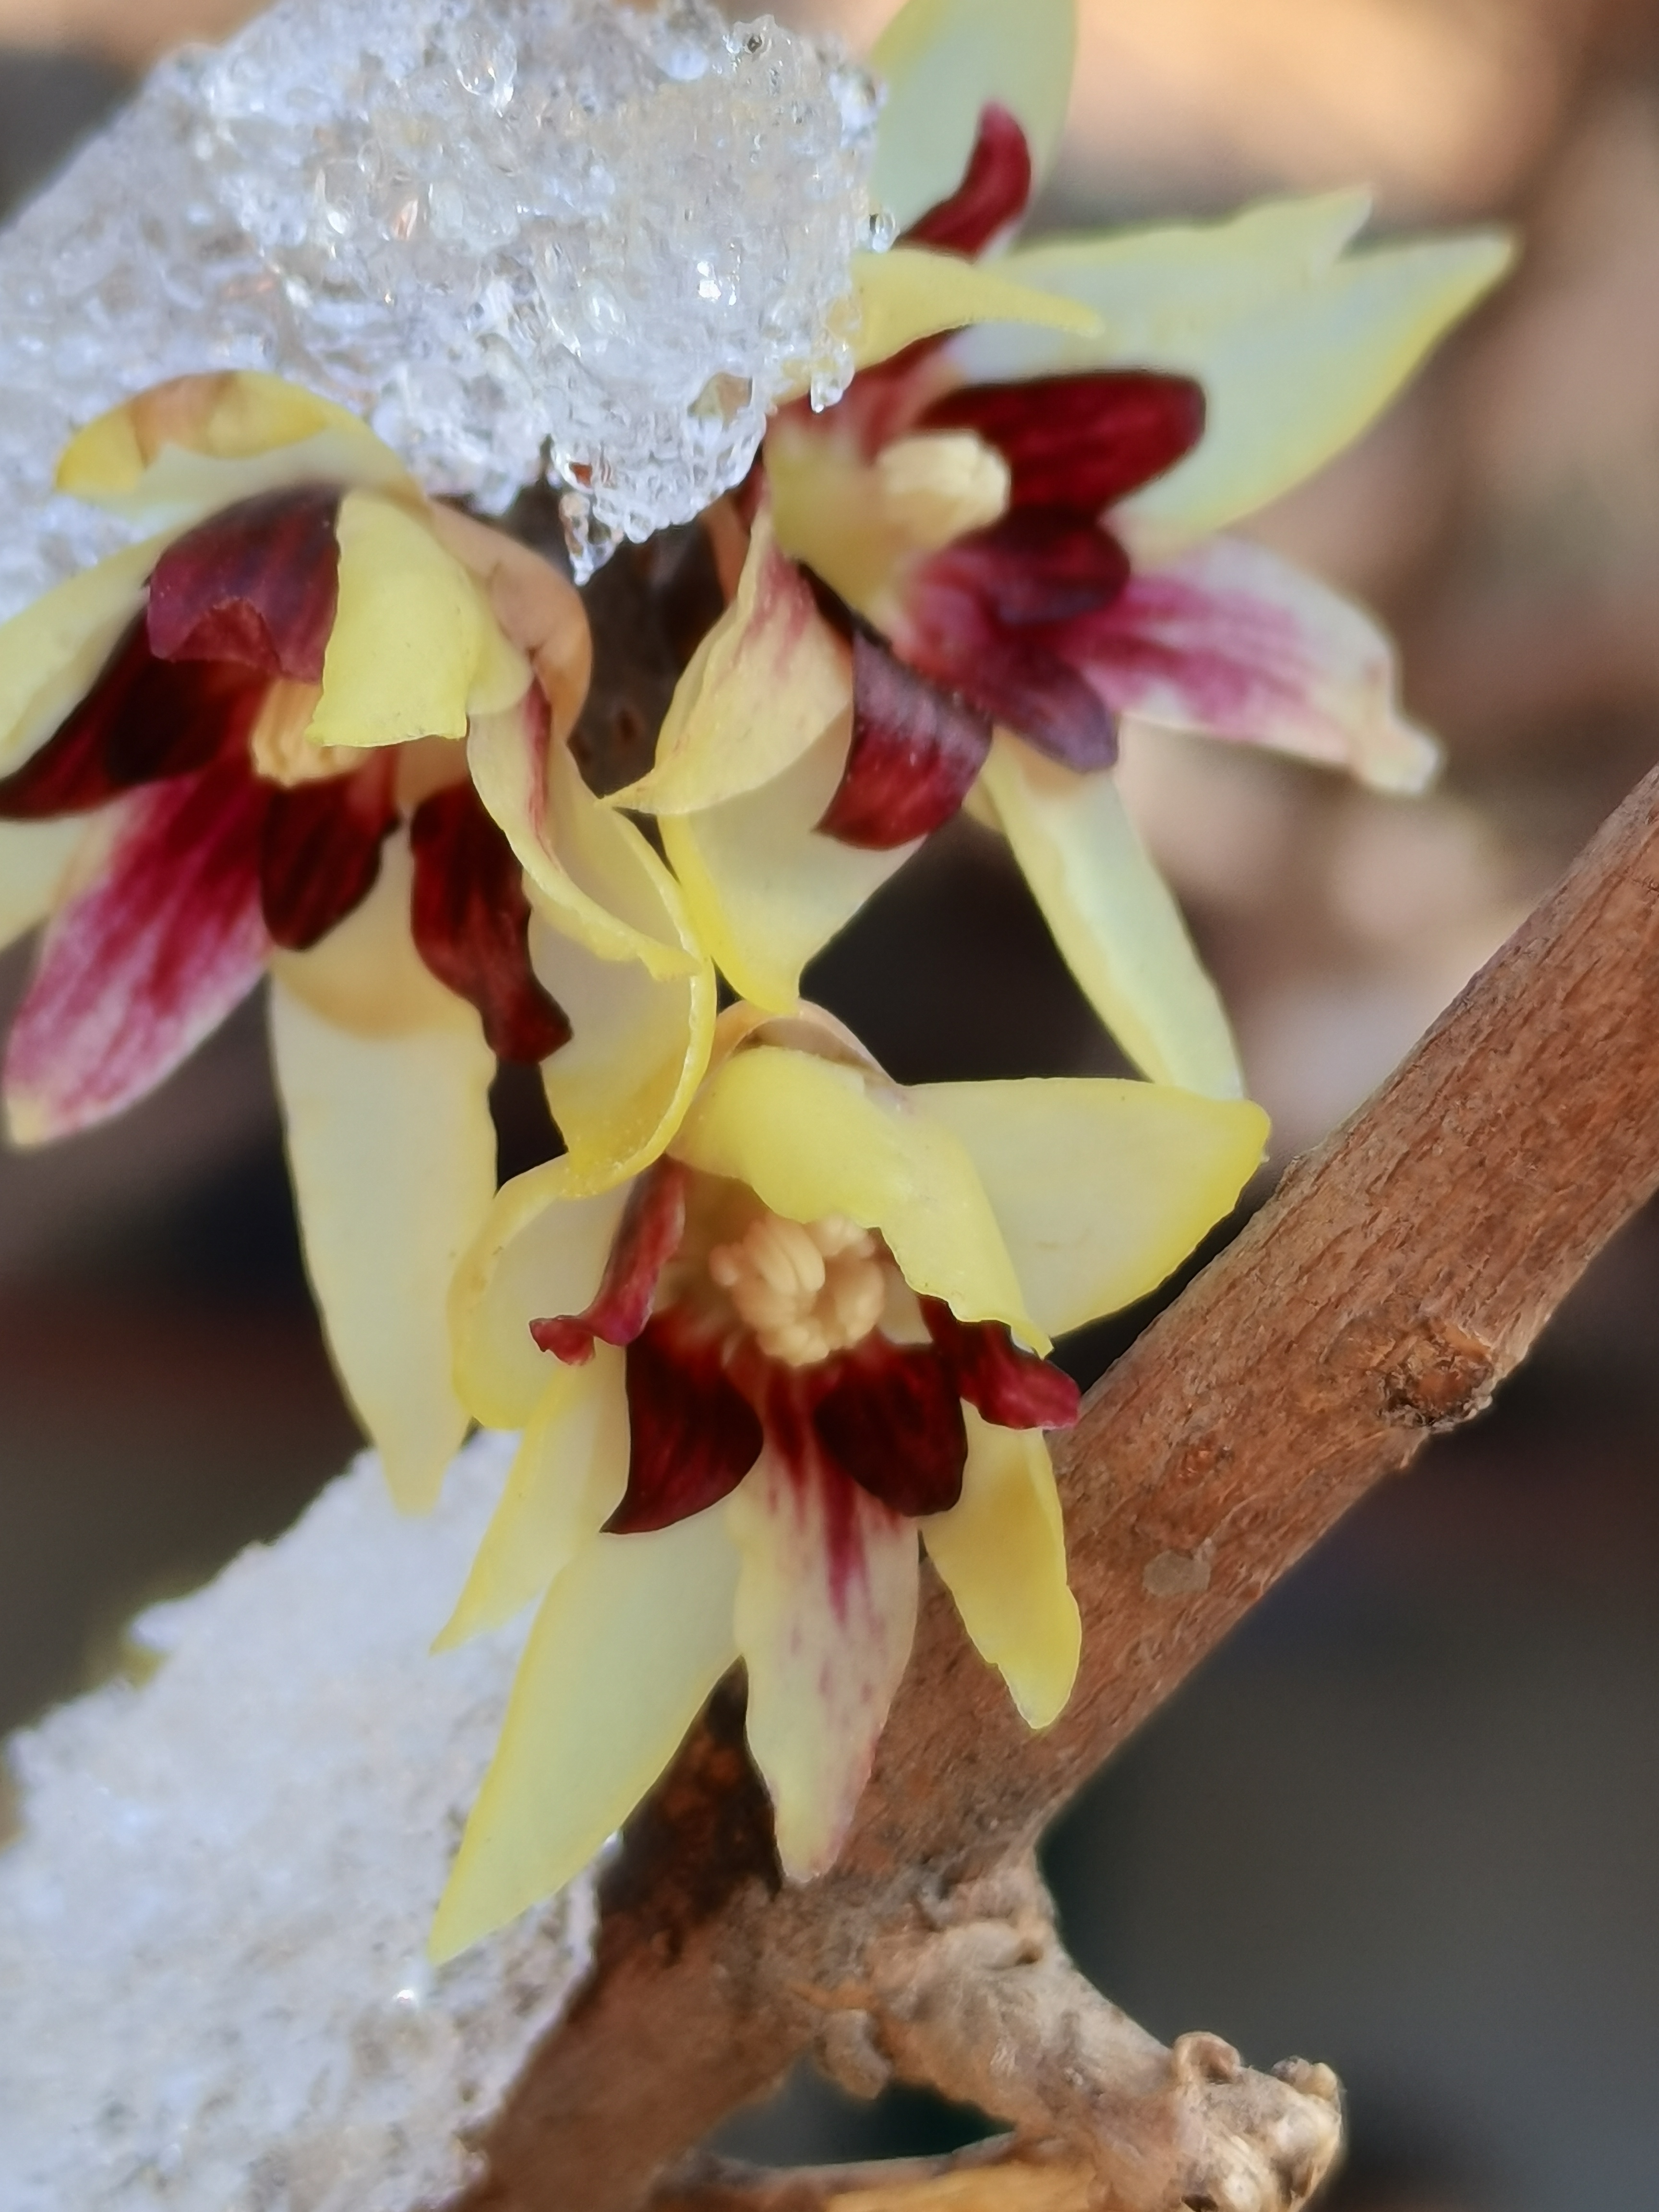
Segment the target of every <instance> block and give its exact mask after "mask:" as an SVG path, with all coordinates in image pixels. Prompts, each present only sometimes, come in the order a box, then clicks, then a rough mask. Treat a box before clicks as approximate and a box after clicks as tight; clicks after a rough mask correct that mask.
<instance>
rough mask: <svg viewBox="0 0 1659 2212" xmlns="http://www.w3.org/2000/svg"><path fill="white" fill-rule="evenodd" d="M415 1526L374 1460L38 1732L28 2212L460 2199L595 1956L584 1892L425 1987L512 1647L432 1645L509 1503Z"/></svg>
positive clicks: (20, 2132)
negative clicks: (468, 2133) (488, 2134)
mask: <svg viewBox="0 0 1659 2212" xmlns="http://www.w3.org/2000/svg"><path fill="white" fill-rule="evenodd" d="M503 1447H504V1440H503V1439H501V1438H498V1437H481V1438H479V1439H478V1440H477V1442H476V1443H473V1444H472V1445H471V1447H470V1448H469V1449H468V1450H467V1451H465V1452H464V1453H463V1454H462V1455H461V1457H460V1459H459V1461H458V1462H457V1463H456V1465H455V1467H454V1468H453V1470H452V1473H451V1475H450V1479H449V1483H448V1485H447V1488H446V1492H445V1495H444V1499H443V1502H442V1504H441V1505H440V1506H439V1507H438V1509H437V1510H436V1511H435V1513H434V1514H433V1515H432V1516H430V1517H429V1518H428V1519H425V1520H420V1521H411V1520H405V1519H404V1518H402V1517H401V1516H399V1515H398V1513H397V1512H396V1510H394V1509H393V1507H392V1504H390V1502H389V1500H388V1499H387V1498H386V1492H385V1486H384V1484H383V1483H382V1481H381V1479H380V1472H379V1469H378V1467H377V1466H376V1465H375V1464H374V1462H372V1461H369V1460H364V1461H362V1462H359V1464H358V1465H357V1467H356V1468H355V1469H354V1470H353V1471H352V1473H350V1474H348V1475H347V1476H345V1477H344V1478H343V1479H342V1480H340V1481H339V1482H337V1483H336V1484H335V1485H334V1486H332V1487H331V1489H330V1490H328V1491H327V1492H325V1493H324V1495H323V1497H322V1498H320V1499H319V1502H318V1504H316V1505H314V1506H313V1508H312V1510H311V1511H310V1512H309V1513H307V1516H306V1517H305V1518H304V1520H303V1521H301V1522H300V1524H299V1525H298V1527H297V1528H295V1529H293V1530H292V1531H291V1532H290V1533H289V1534H288V1535H286V1536H284V1537H283V1538H282V1539H281V1541H279V1542H277V1543H276V1544H274V1545H272V1546H270V1547H269V1548H266V1547H258V1546H256V1547H253V1548H252V1549H251V1550H250V1551H247V1552H246V1553H243V1554H242V1556H241V1557H240V1559H237V1560H235V1561H234V1563H233V1564H232V1565H230V1566H229V1567H228V1568H227V1570H226V1571H225V1572H224V1573H223V1574H222V1575H221V1576H220V1577H219V1578H218V1580H217V1581H216V1582H215V1583H212V1584H211V1585H210V1587H209V1588H208V1589H204V1590H202V1591H200V1592H198V1593H197V1595H195V1596H193V1597H190V1598H187V1599H185V1600H184V1601H181V1602H179V1603H178V1604H174V1605H168V1606H164V1607H158V1608H156V1609H155V1610H154V1611H152V1612H150V1613H147V1614H145V1615H144V1616H143V1617H142V1619H141V1620H140V1621H139V1622H138V1624H137V1633H138V1635H139V1636H140V1637H141V1638H143V1641H144V1642H145V1643H147V1644H150V1645H152V1646H154V1647H155V1648H156V1649H158V1650H161V1652H163V1653H164V1654H165V1655H166V1656H165V1657H164V1658H163V1660H162V1662H161V1665H160V1667H159V1668H158V1669H157V1672H156V1673H155V1677H154V1679H153V1680H150V1681H149V1683H147V1684H146V1685H145V1686H144V1687H143V1688H142V1689H138V1688H134V1687H132V1686H131V1685H129V1684H125V1683H117V1684H112V1685H111V1686H108V1687H106V1688H105V1689H102V1690H100V1691H98V1692H95V1693H94V1695H92V1696H90V1697H88V1698H83V1699H81V1700H79V1701H78V1702H77V1703H76V1704H74V1705H67V1706H65V1707H64V1708H63V1709H62V1710H61V1711H58V1712H57V1713H54V1714H53V1715H52V1717H50V1718H49V1719H47V1720H46V1722H45V1723H43V1724H42V1725H41V1726H40V1727H39V1728H38V1729H33V1731H31V1732H30V1733H28V1734H27V1735H21V1736H19V1737H17V1738H15V1740H14V1741H13V1744H12V1746H11V1760H12V1764H13V1766H14V1769H15V1772H16V1774H17V1777H18V1779H19V1781H20V1783H21V1787H22V1798H23V1828H22V1832H21V1835H20V1837H19V1838H18V1840H17V1841H15V1843H13V1844H10V1845H9V1848H7V1849H6V1850H4V1851H0V1991H3V1993H4V1999H3V2002H4V2013H5V2020H4V2027H3V2051H4V2056H3V2060H0V2206H3V2207H4V2212H71V2208H72V2212H162V2208H165V2212H410V2208H411V2207H414V2206H416V2205H426V2204H433V2205H437V2204H441V2203H445V2202H447V2200H448V2199H449V2198H450V2197H453V2194H454V2193H455V2192H456V2191H457V2190H458V2189H459V2187H460V2186H461V2185H463V2184H464V2183H465V2181H466V2180H467V2179H469V2178H470V2176H471V2170H472V2168H473V2166H475V2165H476V2163H477V2161H476V2160H474V2159H473V2158H472V2157H471V2154H469V2152H468V2151H467V2149H466V2148H465V2141H464V2136H465V2130H467V2129H468V2128H469V2127H470V2126H472V2125H476V2124H478V2123H480V2122H482V2121H483V2120H485V2119H487V2118H489V2115H490V2113H491V2112H492V2111H493V2109H494V2108H495V2106H496V2105H497V2104H498V2103H499V2101H500V2100H501V2097H502V2095H503V2093H505V2091H506V2089H507V2086H508V2085H509V2084H510V2082H511V2081H513V2077H514V2076H515V2075H516V2074H517V2073H518V2071H519V2070H520V2068H521V2066H522V2065H523V2063H524V2062H525V2060H526V2057H527V2055H528V2053H529V2051H530V2050H531V2047H532V2045H533V2044H534V2043H535V2042H536V2040H537V2039H538V2037H539V2036H540V2035H542V2034H543V2033H545V2032H546V2030H547V2028H548V2027H550V2025H551V2023H552V2022H553V2021H554V2020H555V2019H556V2017H557V2015H558V2012H559V2009H560V2008H561V2006H562V2002H563V2001H564V1999H565V1998H566V1996H568V1994H569V1992H570V1990H571V1989H572V1988H573V1986H574V1983H575V1982H576V1980H577V1979H578V1978H579V1977H580V1974H581V1972H582V1971H583V1969H584V1967H585V1966H586V1960H587V1957H588V1953H589V1944H590V1940H591V1934H592V1917H593V1906H592V1893H591V1889H590V1888H589V1887H588V1886H587V1885H586V1883H581V1884H578V1885H576V1886H575V1887H574V1888H573V1889H572V1890H570V1891H568V1892H567V1893H565V1895H564V1897H563V1898H562V1899H558V1900H556V1901H555V1902H554V1903H553V1904H552V1905H549V1906H548V1907H546V1908H545V1909H544V1910H543V1911H540V1912H538V1913H532V1914H530V1915H527V1916H526V1917H525V1918H524V1919H522V1920H520V1921H519V1922H517V1923H515V1924H514V1925H513V1927H512V1928H509V1929H506V1930H504V1931H503V1932H502V1933H501V1935H500V1936H495V1937H493V1938H491V1939H490V1940H489V1942H486V1943H483V1944H481V1945H479V1946H477V1948H475V1949H474V1950H472V1951H471V1952H468V1953H466V1954H465V1955H464V1956H462V1957H461V1958H460V1959H459V1960H455V1961H454V1962H453V1964H452V1965H450V1966H446V1967H443V1968H441V1969H438V1970H436V1971H435V1970H434V1969H433V1968H431V1967H430V1966H428V1965H427V1963H426V1961H425V1956H424V1946H425V1938H426V1932H427V1929H428V1924H429V1923H430V1920H431V1917H432V1912H433V1909H434V1906H435V1904H436V1902H437V1898H438V1893H439V1891H440V1888H441V1886H442V1883H443V1881H444V1877H445V1874H446V1872H447V1867H448V1863H449V1861H450V1859H451V1857H452V1856H453V1851H454V1848H455V1844H456V1842H457V1840H458V1838H459V1831H460V1825H461V1822H462V1820H463V1819H464V1817H465V1811H466V1808H467V1806H468V1804H469V1803H470V1802H471V1797H472V1796H473V1794H474V1792H475V1791H476V1790H477V1785H478V1783H479V1780H480V1779H481V1777H482V1773H483V1765H484V1763H485V1760H486V1759H487V1758H488V1756H489V1747H490V1745H491V1743H492V1742H493V1741H494V1738H495V1732H496V1729H497V1727H498V1725H499V1722H500V1716H501V1709H502V1707H503V1705H504V1704H505V1701H506V1696H507V1684H508V1680H509V1678H510V1676H511V1674H512V1670H513V1665H514V1663H515V1662H516V1658H517V1648H516V1646H517V1643H518V1640H519V1639H517V1638H499V1637H497V1638H480V1639H479V1640H478V1641H477V1642H476V1643H474V1644H470V1645H468V1646H466V1647H465V1649H463V1650H459V1651H455V1652H448V1653H445V1654H444V1655H442V1656H439V1657H431V1656H428V1653H427V1646H428V1643H429V1642H430V1640H431V1638H432V1635H433V1633H434V1631H435V1629H436V1628H437V1626H439V1625H440V1624H441V1621H442V1620H443V1619H444V1618H445V1616H446V1614H447V1612H448V1609H449V1607H450V1605H451V1604H452V1602H453V1599H454V1596H455V1594H456V1591H457V1589H459V1583H460V1581H461V1579H462V1577H463V1574H464V1571H465V1565H466V1562H467V1560H468V1559H469V1557H470V1555H471V1552H472V1550H473V1548H474V1547H475V1546H476V1544H477V1540H478V1538H479V1536H480V1535H481V1534H482V1533H483V1524H484V1522H485V1520H486V1519H487V1517H488V1515H489V1510H490V1508H491V1506H492V1504H494V1501H495V1498H496V1496H497V1495H498V1494H499V1492H500V1488H501V1478H502V1476H503V1474H504V1473H505V1468H506V1461H507V1453H506V1451H505V1449H504V1448H503Z"/></svg>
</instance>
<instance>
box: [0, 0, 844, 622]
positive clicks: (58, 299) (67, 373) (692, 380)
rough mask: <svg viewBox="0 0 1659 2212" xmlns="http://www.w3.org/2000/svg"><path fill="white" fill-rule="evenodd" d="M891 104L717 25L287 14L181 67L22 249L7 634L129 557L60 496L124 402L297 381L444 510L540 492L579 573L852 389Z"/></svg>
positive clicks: (547, 1)
mask: <svg viewBox="0 0 1659 2212" xmlns="http://www.w3.org/2000/svg"><path fill="white" fill-rule="evenodd" d="M875 115H876V95H875V90H874V87H873V86H872V82H871V81H870V79H869V78H868V77H866V76H865V75H864V74H863V73H862V72H861V71H860V70H858V69H856V68H855V67H854V66H853V65H852V64H849V63H848V61H847V60H846V58H845V57H844V56H843V54H842V51H841V49H840V48H839V46H836V45H835V44H834V43H833V42H831V43H824V42H817V41H814V40H811V39H809V38H806V37H805V36H802V35H799V34H797V33H791V32H788V31H786V30H783V29H781V28H780V27H778V26H777V25H776V24H775V23H774V22H773V21H771V20H770V19H769V17H762V18H761V19H759V20H758V21H755V22H752V23H739V24H737V25H731V24H728V23H727V22H726V20H725V19H724V18H723V17H722V16H721V15H720V14H719V13H718V11H717V10H716V9H715V8H714V6H713V5H712V4H711V0H663V4H662V5H661V6H660V7H659V9H656V10H655V11H650V10H641V9H637V8H635V7H624V6H618V5H617V4H616V0H344V4H343V0H277V4H276V6H274V7H272V8H270V9H269V10H268V11H267V12H266V13H265V14H264V15H260V16H258V17H257V18H256V19H255V20H254V21H252V22H251V23H250V24H248V25H247V26H246V27H245V28H244V29H242V30H241V31H240V32H239V33H236V35H235V36H234V37H233V38H232V39H231V40H229V41H228V43H227V44H226V45H225V46H222V47H219V48H217V49H215V50H212V51H209V50H205V49H195V50H191V51H188V52H185V53H183V54H181V55H179V56H176V57H175V58H173V59H172V60H170V61H168V62H166V63H164V64H162V65H161V67H160V68H159V69H158V70H155V73H154V74H153V75H152V76H151V77H150V79H149V82H148V84H147V85H146V86H145V88H144V89H143V91H142V92H141V93H140V94H139V95H138V97H137V100H136V101H135V102H134V103H133V105H132V106H131V108H129V109H128V110H127V112H125V115H123V116H122V117H121V118H119V119H118V121H117V122H116V124H115V125H113V126H112V128H111V129H110V130H109V131H106V132H105V133H104V134H103V135H102V137H100V138H98V139H96V140H94V143H92V144H90V145H89V146H88V148H87V149H85V150H84V152H82V154H81V155H80V156H79V158H78V159H77V160H76V161H74V162H72V163H71V164H70V167H69V168H68V169H67V170H66V171H65V172H64V174H63V175H62V176H61V177H60V178H59V179H58V181H57V182H56V183H55V184H53V185H51V186H50V187H49V188H48V189H47V191H46V192H45V193H43V194H42V196H41V197H40V198H39V199H37V200H36V201H35V202H34V204H33V205H32V206H31V207H29V208H28V209H27V210H25V211H24V213H23V214H22V215H21V216H20V217H19V218H18V219H17V220H16V221H15V222H14V223H13V224H12V225H11V226H10V227H9V229H8V230H7V231H6V232H5V233H4V234H0V304H3V314H0V494H3V507H0V512H3V513H5V514H6V517H7V520H6V522H5V524H4V526H3V530H0V616H4V615H6V614H9V613H10V612H12V611H14V610H15V608H16V607H18V606H19V605H22V604H23V603H24V602H25V601H26V600H27V599H29V598H32V597H33V596H34V594H35V593H36V592H39V591H40V590H41V589H42V588H44V587H45V586H46V585H48V584H50V583H52V582H53V581H55V580H57V579H58V577H59V576H61V575H63V574H66V573H67V572H68V571H69V570H70V568H74V567H78V566H81V565H82V564H83V563H84V562H86V561H88V560H89V559H92V558H94V557H96V556H98V555H100V553H102V552H103V551H105V550H108V547H109V545H110V544H112V543H114V542H118V540H115V539H113V538H112V537H111V535H110V532H109V526H108V525H106V524H103V523H101V522H100V519H99V518H97V517H95V516H91V515H88V513H86V512H85V511H84V510H81V509H77V508H75V507H72V506H71V505H70V503H69V502H67V501H62V500H52V499H50V498H49V491H50V483H51V471H52V464H53V461H54V459H55V458H56V455H57V453H58V450H59V448H60V447H62V446H63V444H64V441H65V440H66V438H67V437H68V435H69V434H70V432H71V431H72V430H73V429H75V428H76V427H78V425H79V424H81V423H82V422H86V421H87V420H88V419H89V418H90V417H91V416H94V415H96V414H99V413H100V412H101V411H102V410H104V409H105V408H106V407H108V406H111V405H112V404H115V403H116V402H117V401H118V400H120V399H121V398H125V396H126V395H127V394H128V393H129V392H131V391H133V390H136V389H137V388H139V387H141V386H144V385H147V384H152V383H155V382H157V381H159V380H161V379H162V378H164V377H167V376H174V375H180V374H185V373H188V372H191V371H196V370H203V369H213V368H265V369H271V370H275V371H276V372H277V373H279V374H283V375H286V376H290V377H293V378H294V379H295V380H297V381H299V382H301V383H303V384H307V385H309V386H311V387H312V388H313V390H316V391H319V392H323V393H325V394H326V395H327V396H328V397H330V398H335V399H337V400H340V401H342V402H343V403H344V404H346V405H348V406H349V407H352V408H355V409H356V410H358V411H359V412H360V413H362V414H365V415H367V416H369V418H370V419H371V420H372V422H374V427H375V428H376V429H377V430H378V431H380V434H381V435H382V436H383V437H385V438H386V440H387V441H388V442H389V443H391V444H392V446H394V447H397V449H398V452H399V453H402V455H403V456H404V459H405V460H407V461H408V462H409V463H410V465H411V466H412V467H413V469H414V470H415V471H416V475H417V476H419V477H420V478H421V479H422V482H423V483H425V484H426V486H427V488H428V489H429V490H432V491H435V492H443V493H453V494H457V495H466V496H468V497H471V498H472V499H474V500H476V501H477V502H478V503H479V504H480V505H482V506H483V507H486V508H489V509H499V508H500V507H504V506H505V505H506V504H507V501H509V500H510V499H511V498H512V496H513V494H514V492H515V491H517V490H518V489H520V487H521V486H523V485H525V484H526V483H532V482H533V481H535V480H536V479H537V478H538V477H539V476H540V475H541V474H542V473H543V469H544V461H545V465H546V467H547V469H548V471H549V472H550V475H551V476H552V477H553V479H554V480H555V481H556V483H560V484H561V485H562V486H563V487H564V488H565V513H566V520H567V525H568V529H569V532H570V535H571V539H572V544H573V550H574V554H575V556H576V561H577V565H578V568H579V570H581V571H583V572H584V573H585V572H586V570H587V569H590V568H592V566H593V565H594V564H595V563H596V562H598V561H599V560H600V559H602V558H603V557H604V556H605V552H606V551H607V550H609V549H610V548H611V546H612V545H613V544H615V543H616V542H617V539H618V538H620V537H621V536H623V535H627V536H630V537H634V538H644V537H647V536H648V535H649V534H650V533H651V532H653V530H656V529H659V528H661V527H662V526H664V525H665V524H667V523H671V522H678V521H684V520H689V519H690V516H692V515H693V514H695V513H697V512H698V511H699V510H700V509H701V508H702V507H705V506H707V505H708V502H709V501H710V500H711V499H713V498H714V496H715V495H717V494H719V493H720V491H722V490H725V489H727V488H729V487H730V486H731V485H732V484H734V483H738V482H739V481H740V480H741V478H742V477H743V476H744V473H745V471H747V468H748V466H749V463H750V459H752V458H753V455H754V452H755V448H756V447H757V444H758V442H759V440H760V436H761V433H762V430H763V427H764V423H765V418H766V412H767V410H768V408H769V406H771V405H773V404H775V403H776V402H777V400H778V399H779V398H781V397H782V396H783V395H785V394H786V393H787V392H791V391H793V390H801V389H811V391H812V392H813V393H814V395H815V397H816V398H817V399H819V400H820V401H825V400H828V399H830V398H835V397H836V396H837V395H838V394H839V392H840V391H841V390H842V388H843V386H845V384H846V382H847V380H848V377H849V376H850V374H851V373H852V357H851V353H850V349H849V345H848V339H849V337H850V335H851V325H850V320H849V317H850V313H851V309H850V276H849V264H850V257H851V255H852V254H853V252H854V251H855V250H856V249H858V248H859V247H860V246H868V245H870V244H872V242H875V243H880V242H882V238H883V235H884V234H883V233H882V232H881V231H880V230H879V229H878V228H872V218H871V210H870V203H869V197H868V192H867V190H866V182H867V177H868V172H869V167H870V161H871V158H872V152H873V147H874V126H875Z"/></svg>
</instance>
